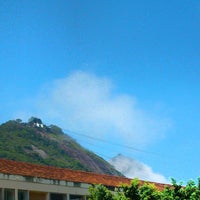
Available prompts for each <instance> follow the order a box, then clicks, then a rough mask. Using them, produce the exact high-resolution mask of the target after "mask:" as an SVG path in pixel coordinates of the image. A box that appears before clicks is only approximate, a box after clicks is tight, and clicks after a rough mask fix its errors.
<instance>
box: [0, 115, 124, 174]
mask: <svg viewBox="0 0 200 200" xmlns="http://www.w3.org/2000/svg"><path fill="white" fill-rule="evenodd" d="M0 158H6V159H12V160H17V161H25V162H30V163H38V164H44V165H51V166H56V167H63V168H71V169H76V170H83V171H91V172H96V173H103V174H112V175H122V174H121V173H120V172H118V171H117V170H115V169H114V168H113V167H112V165H110V164H109V163H108V162H106V161H105V160H104V159H102V158H101V157H99V156H97V155H96V154H94V153H93V152H91V151H88V150H86V149H85V148H83V147H82V146H81V145H79V144H78V143H77V142H76V141H75V140H74V139H72V138H71V137H70V136H69V135H67V134H65V133H63V131H62V129H61V128H59V127H58V126H55V125H50V126H46V125H44V124H43V123H42V121H41V120H40V119H38V118H31V119H30V120H29V122H28V123H23V122H22V121H21V120H20V119H17V120H11V121H8V122H6V123H4V124H1V125H0Z"/></svg>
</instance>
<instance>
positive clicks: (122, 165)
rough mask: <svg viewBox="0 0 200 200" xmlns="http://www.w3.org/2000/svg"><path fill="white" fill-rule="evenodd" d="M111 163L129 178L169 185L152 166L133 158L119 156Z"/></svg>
mask: <svg viewBox="0 0 200 200" xmlns="http://www.w3.org/2000/svg"><path fill="white" fill-rule="evenodd" d="M109 162H110V164H112V165H113V166H114V167H115V168H116V169H117V170H118V171H120V172H121V173H122V174H124V175H125V176H126V177H128V178H139V179H140V180H146V181H152V182H158V183H169V181H168V180H167V179H166V178H165V177H164V176H163V175H161V174H159V173H155V172H153V170H152V169H151V167H150V166H148V165H146V164H144V163H142V162H139V161H137V160H134V159H132V158H128V157H125V156H123V155H117V156H116V157H114V158H112V159H111V160H110V161H109Z"/></svg>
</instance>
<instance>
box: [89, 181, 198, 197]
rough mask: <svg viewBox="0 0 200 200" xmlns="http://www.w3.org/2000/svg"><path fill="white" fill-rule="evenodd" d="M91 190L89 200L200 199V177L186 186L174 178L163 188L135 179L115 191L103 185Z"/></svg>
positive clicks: (93, 187)
mask: <svg viewBox="0 0 200 200" xmlns="http://www.w3.org/2000/svg"><path fill="white" fill-rule="evenodd" d="M89 191H90V197H89V200H200V179H199V180H198V184H197V185H196V184H195V182H194V181H189V182H188V183H187V185H186V186H184V187H183V186H182V185H181V184H177V183H176V181H175V180H174V179H172V184H171V185H169V186H166V187H165V188H164V189H163V190H158V189H157V188H156V187H155V186H154V185H153V184H150V183H144V184H142V185H141V184H140V182H139V180H137V179H134V180H132V182H131V184H130V185H122V186H121V187H119V188H117V189H116V191H115V192H111V191H110V190H108V189H107V188H106V187H105V186H103V185H95V186H92V187H90V189H89Z"/></svg>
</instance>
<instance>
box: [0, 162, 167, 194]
mask: <svg viewBox="0 0 200 200" xmlns="http://www.w3.org/2000/svg"><path fill="white" fill-rule="evenodd" d="M0 173H4V174H13V175H21V176H28V177H38V178H46V179H54V180H64V181H71V182H80V183H88V184H102V185H105V186H113V187H117V186H119V185H120V184H130V182H131V179H129V178H124V177H119V176H111V175H105V174H96V173H92V172H84V171H77V170H71V169H66V168H58V167H52V166H44V165H38V164H31V163H26V162H18V161H13V160H6V159H0ZM142 182H143V181H141V183H142ZM154 184H155V185H156V187H157V188H158V189H160V190H162V189H163V188H164V187H165V186H166V184H160V183H154Z"/></svg>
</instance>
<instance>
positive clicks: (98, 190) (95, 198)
mask: <svg viewBox="0 0 200 200" xmlns="http://www.w3.org/2000/svg"><path fill="white" fill-rule="evenodd" d="M89 192H90V196H89V200H114V195H113V194H112V193H111V191H110V190H108V189H107V188H106V187H105V186H103V185H95V186H92V187H90V188H89Z"/></svg>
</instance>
